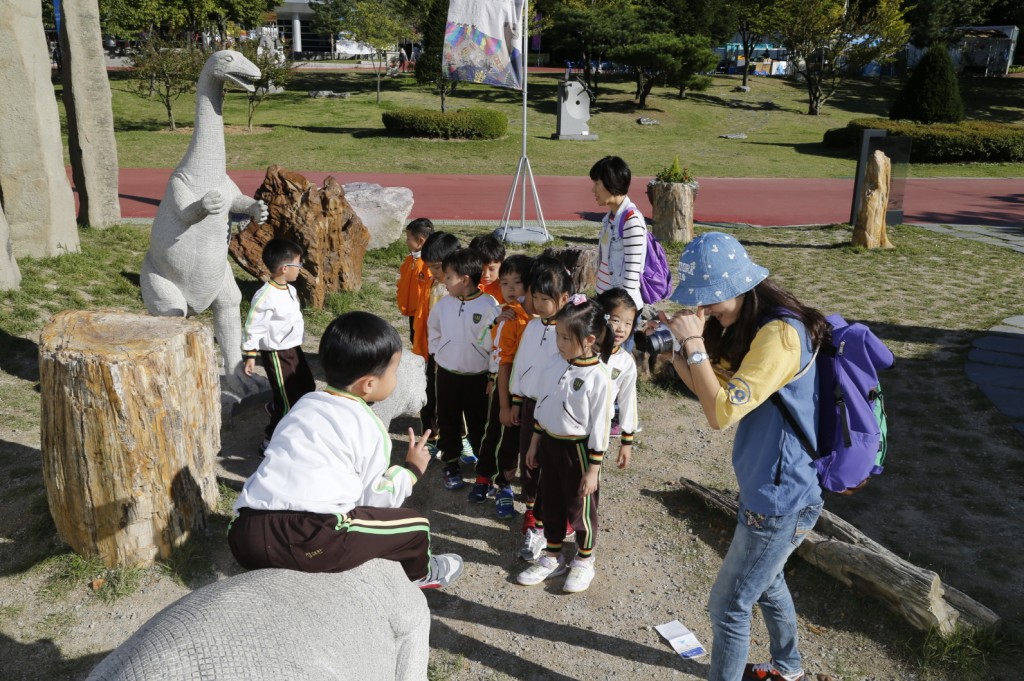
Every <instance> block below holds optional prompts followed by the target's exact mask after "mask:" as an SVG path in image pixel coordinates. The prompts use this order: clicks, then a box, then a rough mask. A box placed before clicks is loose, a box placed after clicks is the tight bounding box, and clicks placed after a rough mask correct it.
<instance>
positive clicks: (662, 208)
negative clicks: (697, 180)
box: [647, 182, 697, 244]
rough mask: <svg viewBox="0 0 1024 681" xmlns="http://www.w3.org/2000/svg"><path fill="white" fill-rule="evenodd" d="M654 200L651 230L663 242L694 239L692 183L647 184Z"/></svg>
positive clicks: (695, 195) (648, 192)
mask: <svg viewBox="0 0 1024 681" xmlns="http://www.w3.org/2000/svg"><path fill="white" fill-rule="evenodd" d="M647 198H649V199H650V200H651V232H652V233H653V234H654V236H655V237H657V239H658V241H660V242H662V243H670V242H673V241H680V242H682V243H684V244H686V243H690V242H691V241H692V240H693V201H694V199H695V198H697V194H696V192H694V189H693V185H691V184H686V183H683V182H655V183H653V184H650V185H648V186H647Z"/></svg>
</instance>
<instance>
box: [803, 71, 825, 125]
mask: <svg viewBox="0 0 1024 681" xmlns="http://www.w3.org/2000/svg"><path fill="white" fill-rule="evenodd" d="M806 77H807V96H808V103H807V115H809V116H817V115H818V114H819V113H821V100H822V96H821V80H819V79H818V78H817V77H816V76H812V75H811V74H810V73H808V74H806Z"/></svg>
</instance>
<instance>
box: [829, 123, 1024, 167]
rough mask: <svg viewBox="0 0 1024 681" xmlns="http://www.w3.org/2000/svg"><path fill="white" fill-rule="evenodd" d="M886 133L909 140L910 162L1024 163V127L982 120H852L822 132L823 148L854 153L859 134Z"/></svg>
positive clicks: (858, 142)
mask: <svg viewBox="0 0 1024 681" xmlns="http://www.w3.org/2000/svg"><path fill="white" fill-rule="evenodd" d="M869 128H874V129H877V130H885V131H886V132H887V133H888V134H889V135H890V136H894V135H900V136H904V137H910V138H911V139H912V140H913V141H912V142H911V146H910V160H911V162H912V163H958V162H964V161H989V162H1008V161H1009V162H1013V161H1024V126H1018V125H1008V124H1006V123H991V122H983V121H964V122H963V123H932V124H930V125H929V124H925V123H915V122H913V121H892V120H889V119H888V118H855V119H853V120H852V121H850V122H849V123H847V125H846V127H845V128H833V129H832V130H829V131H827V132H826V133H825V136H824V138H823V139H822V141H823V142H824V143H825V145H827V146H830V147H834V148H837V149H847V150H851V151H856V150H857V148H858V146H859V145H860V138H861V132H862V131H863V130H867V129H869Z"/></svg>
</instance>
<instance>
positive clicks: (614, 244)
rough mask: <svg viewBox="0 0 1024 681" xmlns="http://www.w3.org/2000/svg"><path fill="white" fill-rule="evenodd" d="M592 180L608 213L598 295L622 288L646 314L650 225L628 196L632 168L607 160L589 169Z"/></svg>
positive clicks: (596, 195)
mask: <svg viewBox="0 0 1024 681" xmlns="http://www.w3.org/2000/svg"><path fill="white" fill-rule="evenodd" d="M590 179H591V180H593V181H594V188H593V192H594V199H595V200H596V201H597V204H598V205H599V206H602V207H604V208H607V209H608V213H607V214H606V215H605V216H604V220H603V221H602V222H601V233H600V235H599V236H598V256H599V258H600V262H599V264H598V269H597V292H598V294H601V293H604V292H605V291H607V290H608V289H612V288H616V287H621V288H623V289H625V290H626V292H627V293H629V297H630V298H632V299H633V302H634V303H636V307H637V309H638V310H643V308H644V301H643V299H642V298H641V297H640V277H641V275H642V274H643V271H644V265H645V262H644V261H645V260H646V258H647V224H646V222H645V221H644V216H643V215H642V214H641V213H640V210H639V209H638V208H637V207H636V205H635V204H634V203H633V202H632V201H630V200H629V196H627V192H628V191H629V183H630V180H631V179H632V174H631V173H630V171H629V166H628V165H626V162H625V161H623V160H622V159H621V158H619V157H618V156H605V157H604V158H602V159H601V160H600V161H598V162H597V163H595V164H594V167H593V168H591V169H590ZM631 340H632V339H631ZM627 349H628V348H627Z"/></svg>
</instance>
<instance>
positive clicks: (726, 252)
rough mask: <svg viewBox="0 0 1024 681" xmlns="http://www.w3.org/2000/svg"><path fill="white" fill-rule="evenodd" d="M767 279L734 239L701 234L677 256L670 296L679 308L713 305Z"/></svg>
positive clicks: (759, 267)
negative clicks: (676, 278)
mask: <svg viewBox="0 0 1024 681" xmlns="http://www.w3.org/2000/svg"><path fill="white" fill-rule="evenodd" d="M767 277H768V270H766V269H765V268H763V267H761V266H760V265H758V264H756V263H755V262H754V261H753V260H751V259H750V256H749V255H747V251H746V249H744V248H743V245H742V244H740V242H739V241H737V240H736V239H735V238H734V237H732V236H729V235H728V234H722V233H721V232H708V233H707V234H701V235H700V236H698V237H697V238H696V239H694V240H693V241H691V242H690V243H689V244H687V245H686V250H684V251H683V254H682V255H680V256H679V285H678V286H676V290H675V291H673V292H672V295H671V296H669V299H670V300H673V301H675V302H677V303H679V304H680V305H685V306H687V307H697V306H699V305H714V304H715V303H720V302H722V301H723V300H729V299H730V298H735V297H737V296H740V295H743V294H744V293H746V292H747V291H749V290H750V289H752V288H754V287H755V286H757V285H758V284H760V283H761V282H762V281H764V280H765V279H766V278H767Z"/></svg>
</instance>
